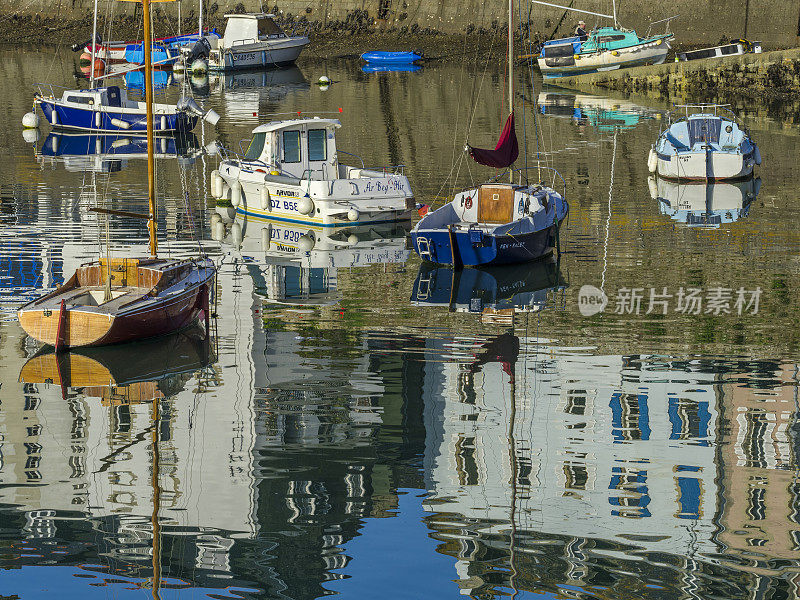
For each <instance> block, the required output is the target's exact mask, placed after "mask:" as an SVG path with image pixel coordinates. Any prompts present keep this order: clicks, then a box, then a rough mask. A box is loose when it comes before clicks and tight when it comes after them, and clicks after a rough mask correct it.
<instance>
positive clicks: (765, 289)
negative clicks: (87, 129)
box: [0, 49, 800, 600]
mask: <svg viewBox="0 0 800 600" xmlns="http://www.w3.org/2000/svg"><path fill="white" fill-rule="evenodd" d="M73 61H74V56H73V55H71V54H69V53H66V52H60V53H57V52H55V51H53V50H49V51H45V52H32V51H31V52H28V51H20V50H9V49H3V50H0V99H2V106H4V107H5V119H4V123H5V134H6V135H5V139H6V143H5V144H4V145H3V148H2V150H0V152H2V157H3V160H2V161H0V196H1V197H0V201H1V206H0V207H1V208H2V210H1V211H0V223H1V224H2V228H0V319H2V320H0V365H1V366H2V368H0V595H6V596H9V595H10V596H11V597H14V595H16V596H19V597H21V598H26V599H27V598H45V597H48V598H50V597H53V595H54V594H57V595H58V597H76V598H78V597H80V598H105V597H114V598H128V597H131V598H133V597H142V596H143V595H150V594H152V593H153V592H154V590H153V587H154V581H155V582H156V587H157V589H156V590H155V591H156V592H157V595H159V596H160V597H161V598H186V597H192V598H202V597H209V598H291V599H293V600H299V599H307V598H316V597H318V596H322V595H328V594H338V595H341V596H342V597H346V598H364V597H368V596H373V595H375V596H377V595H380V596H381V597H385V598H426V597H431V598H456V597H459V596H474V597H478V598H494V597H501V596H507V595H516V597H524V598H541V597H544V598H580V599H584V598H586V599H588V598H609V599H610V598H615V599H616V598H625V599H627V598H646V599H651V598H652V599H655V598H665V599H666V598H687V599H688V598H702V599H706V598H708V599H711V598H735V599H745V598H748V599H749V598H765V599H767V598H769V599H778V598H794V597H797V596H798V595H800V562H799V559H800V479H798V462H797V460H798V458H797V456H798V452H800V422H798V376H799V374H798V367H797V365H798V362H797V361H798V344H800V328H798V324H799V321H800V319H799V318H798V317H799V316H800V313H798V310H797V308H796V307H797V301H798V290H797V281H798V278H797V272H798V265H799V263H798V255H799V252H800V232H798V230H797V227H796V223H797V222H798V218H800V201H799V200H798V196H797V192H796V190H795V182H796V181H797V179H798V175H800V173H798V170H799V169H798V162H797V159H796V156H797V154H798V140H800V137H798V134H797V126H796V123H797V121H798V119H800V109H798V107H797V106H796V105H791V104H780V103H779V104H776V103H766V102H765V103H764V104H758V105H752V104H750V105H736V106H735V108H736V110H737V112H738V113H739V115H740V116H741V117H742V118H743V120H744V121H745V123H746V124H747V125H748V127H749V128H750V129H751V131H752V135H753V136H754V137H755V139H756V141H757V142H758V144H759V145H760V147H761V151H762V155H763V157H764V164H763V165H762V167H761V168H760V170H759V171H758V173H757V174H758V176H759V177H760V179H759V180H758V181H757V182H755V181H753V182H747V183H744V184H739V185H727V186H718V187H717V188H716V189H711V190H709V189H706V188H705V186H701V187H697V186H694V187H686V186H681V187H677V186H672V187H670V186H667V185H664V184H661V185H660V187H659V184H658V183H657V182H649V181H648V172H647V165H646V159H647V150H648V149H649V147H650V144H651V143H652V142H653V141H654V139H655V138H656V136H657V135H658V133H659V131H660V128H661V127H662V125H663V122H664V113H665V112H666V110H668V108H669V102H668V101H666V100H663V99H652V98H639V97H632V98H627V99H626V98H622V97H613V98H609V97H601V96H591V95H587V94H576V93H575V92H568V91H565V90H558V89H557V88H545V89H544V90H543V88H542V86H541V81H540V80H538V79H535V80H534V82H533V83H534V87H535V89H534V90H533V91H532V90H531V80H530V77H529V76H528V75H527V74H526V73H524V72H523V73H518V81H519V84H518V88H519V89H520V90H523V91H522V92H520V97H519V98H518V102H520V109H519V111H520V115H518V117H517V119H518V124H519V127H520V130H521V128H522V122H521V121H524V125H525V126H526V128H527V131H528V149H529V153H528V156H529V158H528V166H533V165H534V164H535V149H536V144H535V142H534V139H538V140H539V145H540V147H541V148H546V149H547V150H548V151H549V154H548V156H547V158H546V162H547V163H548V164H550V165H552V166H555V167H557V168H558V169H559V171H560V172H561V173H562V174H563V176H564V178H565V179H566V181H567V193H568V198H569V200H570V203H571V215H570V219H569V222H568V226H567V227H566V228H565V231H563V232H562V244H563V250H564V252H563V254H562V256H561V259H560V260H559V261H558V262H557V263H556V262H544V263H539V264H535V265H531V266H524V267H515V268H512V269H507V270H503V271H494V272H490V273H480V272H476V271H470V270H467V271H465V272H464V273H463V274H461V275H454V274H453V273H452V272H451V271H449V270H446V269H432V268H430V267H425V266H421V265H420V262H419V260H418V259H417V258H416V256H415V255H414V254H413V252H410V251H409V250H408V249H407V245H406V241H405V232H406V229H405V228H403V227H385V228H371V229H366V230H354V231H350V232H347V233H348V235H347V236H339V237H336V236H334V237H332V238H330V239H323V240H320V241H319V242H318V244H317V247H316V248H315V250H313V251H312V252H310V253H308V254H304V253H297V252H294V253H291V252H280V251H278V252H274V251H273V252H271V253H270V252H265V251H264V249H263V245H262V241H261V233H260V231H259V229H258V227H254V226H253V225H252V224H251V225H249V226H248V224H243V223H240V222H235V223H229V224H227V225H226V227H225V232H224V233H225V236H224V238H223V239H222V240H219V239H212V237H219V236H212V235H211V228H210V220H211V214H213V213H214V203H213V199H212V198H210V195H209V194H208V183H209V181H208V174H209V173H210V171H211V169H213V168H214V165H215V164H216V162H217V160H218V159H217V157H215V156H210V155H207V154H205V153H204V152H203V151H202V148H203V147H204V146H206V145H207V144H209V143H210V142H211V141H213V140H217V141H218V142H219V143H222V144H224V145H225V146H227V147H230V148H234V149H238V148H239V145H240V140H244V139H247V138H248V137H249V132H250V130H251V129H252V128H253V127H255V126H256V125H257V124H259V123H261V122H264V121H266V120H268V119H269V118H270V117H269V114H280V113H293V112H296V111H298V110H302V111H304V112H309V113H315V114H321V113H335V114H337V115H339V116H340V118H341V120H342V123H343V126H342V128H341V129H340V130H339V133H338V143H339V146H340V148H342V149H343V150H346V151H348V152H352V153H355V154H358V155H361V156H363V158H364V160H365V162H366V163H367V164H368V165H370V164H372V165H388V164H392V165H394V164H405V165H406V174H407V175H408V177H409V179H410V181H411V184H412V187H413V189H414V190H415V193H416V195H417V199H418V200H419V201H421V202H433V201H435V200H436V199H437V198H439V199H444V198H446V196H447V195H448V194H450V193H452V192H453V191H454V190H457V189H458V188H460V187H462V186H466V185H469V184H470V183H472V182H473V181H480V180H482V179H485V178H487V177H489V176H491V175H493V172H491V171H490V170H488V169H484V168H482V167H479V166H476V165H474V164H470V163H469V162H467V161H466V160H465V159H464V156H463V152H462V148H463V146H464V143H465V141H467V129H468V127H469V136H468V140H469V142H470V143H472V144H474V145H483V146H488V145H490V144H493V143H494V141H495V139H496V138H495V136H496V135H497V133H498V132H499V129H500V126H501V123H502V119H503V118H504V115H503V114H502V111H501V110H500V107H499V102H498V99H502V95H503V90H504V84H503V73H502V71H500V70H498V69H496V68H495V67H493V66H488V67H485V66H484V65H483V64H478V65H474V64H473V65H469V64H468V65H465V66H460V65H436V64H432V65H428V66H426V67H425V68H423V69H422V70H421V71H419V72H413V73H383V74H365V73H363V72H361V70H360V68H359V65H358V64H357V63H356V62H355V61H350V62H334V63H326V64H317V63H315V62H314V61H312V60H310V59H308V60H306V61H304V62H301V63H300V65H299V67H298V68H295V69H290V70H286V71H280V72H275V73H267V74H262V73H258V74H243V75H240V76H239V75H237V76H235V77H227V78H220V79H218V80H215V81H211V82H208V81H202V80H196V81H193V82H192V83H193V85H194V91H195V96H196V97H197V98H198V99H201V100H202V101H203V102H204V104H205V105H206V106H210V107H213V108H214V109H215V110H216V111H217V112H218V113H219V114H220V115H221V117H222V118H221V120H220V123H219V125H218V127H217V131H216V132H215V131H212V130H211V129H210V128H206V129H205V130H201V128H199V127H198V129H197V130H196V132H195V138H192V139H190V140H188V141H186V142H185V143H184V142H182V143H181V144H179V145H178V147H176V146H175V145H174V143H164V144H162V145H161V146H160V148H159V150H160V152H161V154H160V156H161V157H160V158H159V159H158V160H157V163H158V190H159V197H160V200H161V202H162V209H161V212H160V216H159V226H160V231H161V232H162V236H161V239H162V252H164V253H170V254H186V253H191V252H196V250H197V242H195V241H194V239H195V237H194V235H193V232H197V234H198V235H199V237H200V238H201V239H202V241H201V245H202V246H203V247H204V248H205V250H206V251H207V252H208V253H209V254H210V255H211V256H213V257H214V258H215V260H217V261H218V262H219V263H220V264H221V272H220V277H219V290H220V294H219V306H218V313H219V317H218V320H217V322H216V325H215V327H214V331H213V334H214V335H213V341H212V343H211V344H210V345H207V344H204V343H201V342H200V341H199V340H198V338H197V336H196V335H194V334H193V333H192V332H187V333H183V334H180V335H176V336H172V337H169V338H167V339H165V340H159V341H158V342H156V343H153V342H150V343H144V344H139V345H133V346H128V347H119V348H114V349H107V350H102V349H98V350H94V351H91V352H85V353H83V354H80V355H76V356H75V358H74V359H71V361H72V362H71V363H70V366H71V385H70V386H65V387H63V388H62V386H60V385H59V384H58V383H52V377H50V381H51V382H47V381H45V380H46V379H47V377H46V376H43V375H42V374H41V372H40V371H36V369H35V368H34V367H36V365H37V364H39V363H35V361H34V362H29V359H30V358H31V357H33V356H34V354H35V353H36V350H37V348H36V346H35V344H34V343H33V342H32V341H31V340H29V339H26V337H25V336H24V334H23V333H22V331H21V329H20V328H19V325H18V324H17V323H16V321H15V318H14V310H15V309H16V307H17V306H18V305H19V304H20V303H22V302H23V301H24V300H26V299H27V298H31V297H34V296H36V295H38V294H40V293H42V291H44V290H46V289H50V288H52V287H53V286H54V285H56V284H58V283H59V282H61V281H62V280H63V277H64V274H67V273H71V272H72V271H73V270H74V268H75V266H76V265H77V264H78V263H80V262H81V261H83V260H86V259H89V258H93V257H96V256H97V254H98V242H99V241H102V240H104V239H105V236H106V235H108V236H109V237H110V239H111V240H112V244H113V246H114V249H115V251H116V252H119V253H123V254H124V253H133V254H135V253H140V252H143V251H144V248H145V245H146V229H145V227H144V226H143V225H142V224H140V223H138V222H135V221H131V220H127V219H123V218H116V217H114V218H112V219H111V222H110V223H109V227H108V228H107V230H106V227H105V223H104V222H101V223H98V221H97V218H96V216H95V213H89V212H88V210H87V209H88V208H89V207H90V206H92V205H93V203H94V202H95V200H96V199H99V200H100V201H105V202H110V203H112V204H113V205H114V206H115V207H116V208H120V209H122V210H131V211H136V212H141V211H142V210H144V208H145V206H146V180H145V173H146V164H145V161H144V160H143V159H142V158H140V157H138V158H137V157H135V156H126V157H116V156H113V153H114V152H121V151H122V150H125V151H129V152H131V153H134V154H135V153H136V152H140V151H141V148H139V149H137V148H136V147H135V144H133V145H131V146H130V148H128V146H126V145H124V144H120V143H115V141H111V142H108V141H101V142H100V149H101V150H102V154H101V155H99V156H98V155H97V154H88V155H87V154H85V152H84V151H83V150H80V148H81V147H82V146H81V144H84V142H85V141H81V140H75V139H67V138H63V137H62V138H58V139H54V138H52V137H51V138H48V135H47V134H48V131H49V130H48V128H47V127H46V126H42V127H40V135H39V137H38V139H37V140H36V141H35V142H34V143H30V142H29V141H26V140H24V139H23V137H22V135H21V127H20V126H19V122H20V119H21V116H22V114H24V112H26V111H27V110H30V103H31V97H32V93H33V91H34V86H35V84H36V83H37V82H39V81H49V82H53V83H55V84H60V85H74V78H73V75H72V74H73V72H74V70H75V65H74V64H73ZM322 74H327V75H328V76H329V77H331V79H333V80H334V81H335V82H336V83H334V84H333V85H332V86H330V87H329V88H328V89H325V90H322V89H320V88H318V86H316V85H315V84H313V83H309V82H314V81H316V80H317V78H318V77H319V76H320V75H322ZM161 93H162V94H164V95H165V96H166V97H167V98H168V99H170V100H173V101H174V100H176V99H177V98H178V97H179V95H180V86H179V84H177V83H175V82H173V83H172V84H171V85H170V86H168V87H167V88H166V90H165V91H164V92H161ZM532 98H535V99H537V100H538V101H539V102H540V109H539V113H540V114H539V116H540V118H539V120H538V125H537V128H536V129H534V127H533V109H532V107H531V105H530V101H531V99H532ZM523 99H524V101H525V103H526V104H525V108H524V110H523V109H522V108H521V102H522V101H523ZM339 108H342V112H341V113H339ZM522 113H524V114H522ZM521 116H522V117H524V118H521ZM97 143H98V142H97V141H96V140H91V142H88V144H89V146H86V147H93V148H95V147H96V144H97ZM72 148H74V149H76V150H74V151H73V150H71V149H72ZM54 154H55V155H58V156H56V157H54V156H53V155H54ZM542 160H545V159H542ZM653 196H655V198H654V197H653ZM659 197H660V198H662V200H659V199H658V198H659ZM440 201H441V200H440ZM296 233H298V232H292V231H288V232H287V235H288V236H291V235H294V234H296ZM299 233H302V231H301V232H299ZM584 285H592V286H595V287H597V288H598V289H601V290H603V291H604V292H605V294H606V295H607V297H608V302H609V303H608V306H607V307H606V310H605V311H604V312H602V313H600V314H596V315H594V316H583V315H582V314H581V312H580V311H579V290H580V288H581V287H582V286H584ZM651 288H652V289H653V290H655V292H653V293H658V294H661V296H659V297H660V298H662V299H664V298H667V297H668V298H667V300H668V304H667V314H661V313H662V312H663V311H662V310H661V308H660V307H661V306H662V305H660V304H656V305H655V307H654V310H651V311H650V314H646V312H647V309H648V308H649V301H650V294H651ZM681 288H683V289H684V290H686V289H688V288H697V289H700V290H701V291H702V295H703V300H704V302H705V304H704V305H703V307H702V310H701V313H700V314H699V315H691V314H686V313H685V312H683V313H682V312H679V311H678V310H677V302H678V295H679V294H680V292H679V290H681ZM633 289H640V290H641V294H642V304H641V306H640V310H638V311H637V310H635V306H634V305H633V304H631V303H629V302H628V303H627V304H626V303H625V302H624V299H625V298H626V297H630V296H626V293H627V292H626V291H625V290H633ZM739 289H741V290H742V294H747V296H746V297H745V299H746V300H747V303H745V304H744V305H740V306H738V307H737V305H736V299H737V291H738V290H739ZM715 290H723V292H725V291H726V290H727V291H728V292H727V293H729V294H730V298H729V302H728V303H727V304H726V305H724V309H723V308H720V309H719V310H715V309H713V308H712V307H713V306H714V305H713V304H709V302H711V300H710V299H709V298H710V296H711V295H713V294H714V293H715ZM757 290H760V292H757ZM754 293H755V294H757V297H758V306H757V307H756V306H755V305H754V304H753V303H752V300H753V294H754ZM511 306H514V307H515V308H516V310H517V312H516V314H515V315H514V318H513V321H511V322H509V321H507V320H505V316H504V315H501V316H497V315H493V314H491V309H504V308H509V307H511ZM717 306H720V304H719V303H718V304H717ZM487 308H488V309H490V310H488V311H487V310H486V309H487ZM709 308H712V310H708V309H709ZM627 309H631V310H627ZM739 309H741V311H740V310H739ZM617 310H620V314H617V312H616V311H617ZM707 310H708V312H706V311H707ZM726 310H727V311H729V312H726ZM40 360H41V358H40ZM26 369H27V370H26ZM45 375H46V373H45ZM51 375H52V373H51ZM37 377H38V380H37V379H36V378H37ZM20 379H22V380H23V381H20ZM34 380H35V382H34Z"/></svg>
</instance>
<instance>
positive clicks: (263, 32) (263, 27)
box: [258, 19, 284, 38]
mask: <svg viewBox="0 0 800 600" xmlns="http://www.w3.org/2000/svg"><path fill="white" fill-rule="evenodd" d="M283 35H284V33H283V30H282V29H281V28H280V27H278V24H277V23H276V22H275V21H273V20H272V19H259V20H258V37H260V38H262V37H282V36H283Z"/></svg>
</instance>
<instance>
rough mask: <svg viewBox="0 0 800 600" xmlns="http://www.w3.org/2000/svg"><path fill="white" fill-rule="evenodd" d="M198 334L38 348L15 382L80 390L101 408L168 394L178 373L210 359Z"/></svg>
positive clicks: (176, 382) (175, 385) (178, 386)
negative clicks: (98, 401) (114, 343)
mask: <svg viewBox="0 0 800 600" xmlns="http://www.w3.org/2000/svg"><path fill="white" fill-rule="evenodd" d="M215 360H216V359H215V355H214V351H213V349H212V346H211V344H210V343H209V341H208V340H207V339H203V336H202V332H201V331H200V330H199V329H197V330H186V331H183V332H179V333H174V334H171V335H169V336H165V337H161V338H156V339H151V340H147V341H143V342H137V343H133V344H124V345H117V346H107V347H104V348H102V347H101V348H82V349H76V350H72V351H70V352H60V353H56V352H55V351H54V350H53V349H52V348H47V349H44V350H42V351H40V352H38V353H37V354H36V355H34V356H33V357H32V358H30V359H28V361H27V362H26V363H25V364H24V365H23V367H22V370H21V371H20V374H19V380H20V382H21V383H35V384H55V385H60V386H61V388H62V391H64V392H66V390H67V389H68V388H83V394H84V395H87V396H94V397H100V398H102V399H103V403H104V404H109V405H117V404H135V403H138V402H150V401H151V400H153V399H155V398H163V397H166V396H172V395H174V394H175V393H177V392H178V391H179V390H180V389H181V388H182V379H181V377H180V376H181V375H184V374H190V373H194V372H196V371H198V370H200V369H202V368H203V367H206V366H208V365H209V364H211V363H213V362H214V361H215Z"/></svg>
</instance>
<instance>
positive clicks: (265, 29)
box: [184, 13, 310, 71]
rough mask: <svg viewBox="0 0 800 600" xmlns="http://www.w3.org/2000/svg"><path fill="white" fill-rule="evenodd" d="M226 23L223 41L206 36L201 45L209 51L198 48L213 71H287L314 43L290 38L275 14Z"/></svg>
mask: <svg viewBox="0 0 800 600" xmlns="http://www.w3.org/2000/svg"><path fill="white" fill-rule="evenodd" d="M225 19H226V20H227V23H226V25H225V34H224V35H223V36H222V38H219V37H218V36H206V37H205V38H204V39H202V40H200V42H199V43H200V44H201V45H204V46H205V48H202V46H200V47H197V45H196V48H197V52H200V53H202V54H205V55H206V58H207V60H208V68H209V69H212V70H219V71H228V70H232V69H254V68H271V67H286V66H289V65H291V64H293V63H294V61H295V60H297V57H298V56H300V53H301V52H302V51H303V48H305V47H306V46H307V45H308V44H309V41H310V40H309V39H308V36H305V35H288V34H286V32H284V31H283V29H281V27H280V26H279V25H278V24H277V23H276V22H275V20H274V19H275V15H273V14H267V13H246V14H228V15H225ZM184 52H185V53H189V54H191V55H195V53H196V50H195V48H192V49H191V50H190V49H189V48H188V47H184Z"/></svg>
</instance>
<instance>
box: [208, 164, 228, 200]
mask: <svg viewBox="0 0 800 600" xmlns="http://www.w3.org/2000/svg"><path fill="white" fill-rule="evenodd" d="M224 185H225V181H224V180H223V179H222V175H220V174H219V170H218V169H214V170H213V171H211V195H212V196H214V198H222V192H223V186H224Z"/></svg>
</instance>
